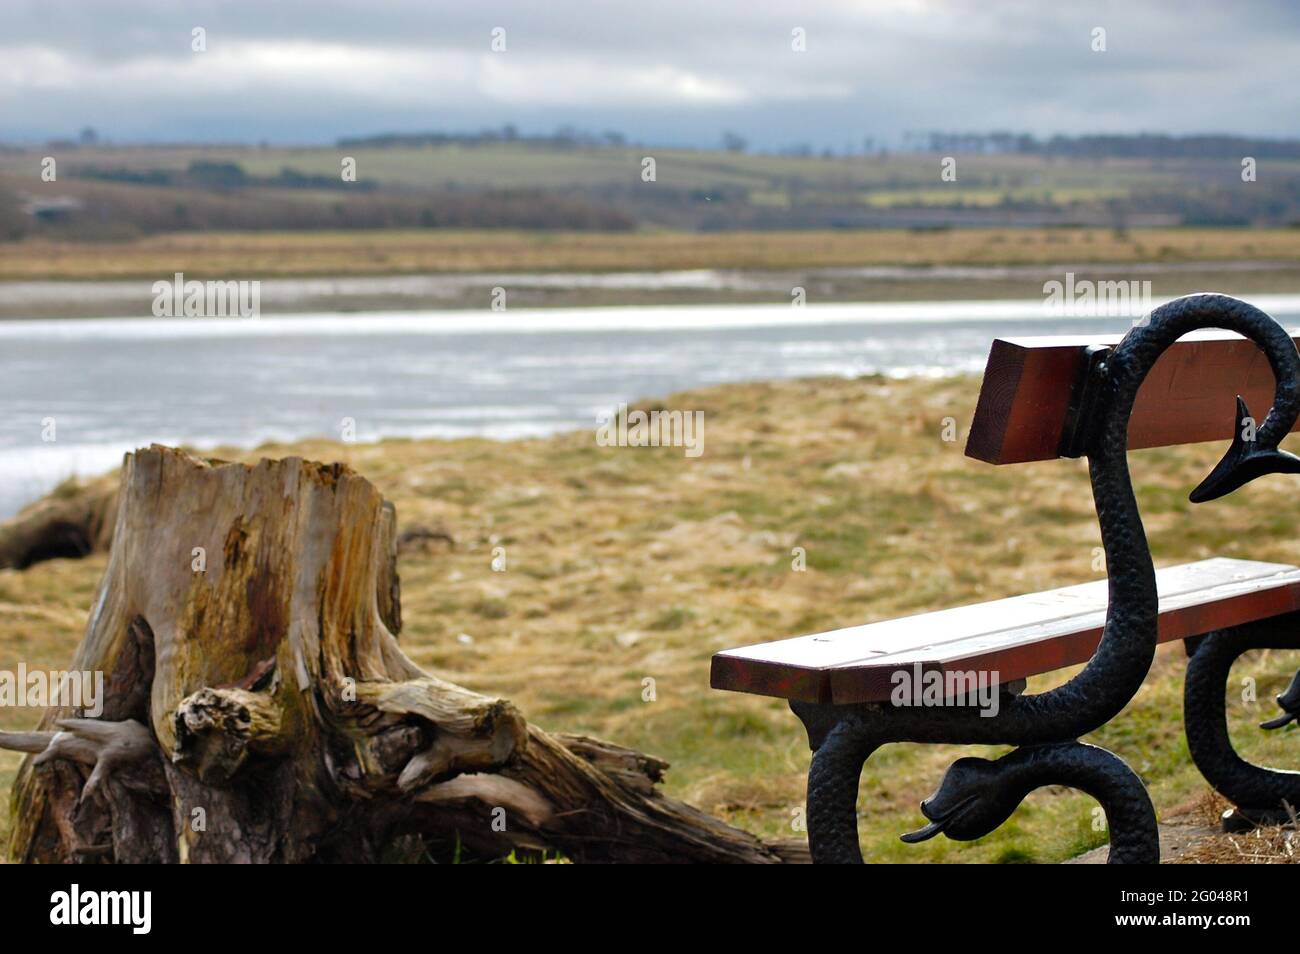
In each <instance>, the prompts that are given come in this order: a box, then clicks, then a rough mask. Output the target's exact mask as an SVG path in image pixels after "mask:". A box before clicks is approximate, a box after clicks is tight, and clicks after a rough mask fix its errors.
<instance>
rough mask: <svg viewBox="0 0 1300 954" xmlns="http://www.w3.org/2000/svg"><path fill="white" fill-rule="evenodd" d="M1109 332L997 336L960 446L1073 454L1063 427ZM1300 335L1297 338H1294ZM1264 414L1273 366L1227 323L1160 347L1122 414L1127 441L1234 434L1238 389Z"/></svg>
mask: <svg viewBox="0 0 1300 954" xmlns="http://www.w3.org/2000/svg"><path fill="white" fill-rule="evenodd" d="M1120 337H1121V336H1119V335H1114V336H1109V337H1108V336H1104V335H1097V336H1082V335H1077V336H1076V335H1069V336H1064V335H1063V336H1051V337H1026V338H997V339H995V340H994V342H993V347H992V349H991V350H990V351H989V360H988V365H987V367H986V368H985V371H984V383H983V384H982V385H981V387H980V394H979V401H978V404H977V405H976V408H975V417H974V419H973V420H972V421H971V428H970V435H969V437H968V438H967V441H966V455H967V456H968V457H974V458H975V459H976V460H982V461H987V462H988V463H990V464H1016V463H1021V462H1024V461H1031V460H1052V459H1053V458H1056V457H1071V456H1077V450H1078V448H1077V447H1071V446H1070V433H1071V429H1072V427H1073V426H1074V424H1075V423H1077V422H1076V421H1075V420H1074V418H1076V417H1077V415H1076V414H1073V413H1072V406H1074V405H1077V403H1078V401H1079V397H1080V393H1081V389H1082V388H1083V386H1084V382H1085V379H1086V378H1087V376H1088V368H1089V362H1090V357H1089V349H1090V347H1092V348H1096V347H1098V346H1101V347H1109V346H1112V345H1115V344H1117V343H1118V342H1119V340H1120ZM1297 340H1300V339H1297ZM1238 394H1240V395H1241V396H1242V397H1244V398H1245V399H1246V404H1247V405H1248V406H1249V407H1250V410H1251V412H1252V413H1253V414H1254V415H1255V416H1256V420H1258V421H1263V419H1264V415H1265V414H1266V413H1267V412H1268V409H1269V407H1270V406H1271V405H1272V403H1273V371H1272V369H1271V368H1270V367H1269V364H1268V359H1267V358H1266V357H1264V354H1263V352H1261V351H1260V350H1259V348H1258V347H1257V346H1256V345H1255V343H1254V342H1252V341H1249V340H1247V339H1246V338H1242V337H1240V336H1239V335H1235V334H1232V333H1231V332H1219V331H1208V332H1197V333H1194V334H1190V335H1187V336H1186V337H1184V338H1182V339H1181V340H1179V341H1178V342H1177V343H1176V344H1175V345H1174V346H1173V347H1171V348H1170V349H1169V350H1168V351H1166V352H1165V353H1164V354H1163V355H1161V356H1160V359H1159V360H1158V361H1157V362H1156V365H1155V367H1154V368H1152V369H1151V373H1150V374H1149V375H1148V376H1147V379H1146V380H1145V381H1144V382H1143V383H1142V389H1141V390H1140V391H1139V392H1138V396H1137V401H1136V403H1135V404H1134V407H1133V416H1132V417H1131V418H1130V421H1129V447H1130V448H1133V449H1136V448H1140V447H1165V446H1168V445H1170V444H1194V443H1197V442H1199V441H1212V440H1226V439H1228V438H1231V437H1232V431H1233V427H1234V425H1235V422H1236V400H1235V399H1236V396H1237V395H1238Z"/></svg>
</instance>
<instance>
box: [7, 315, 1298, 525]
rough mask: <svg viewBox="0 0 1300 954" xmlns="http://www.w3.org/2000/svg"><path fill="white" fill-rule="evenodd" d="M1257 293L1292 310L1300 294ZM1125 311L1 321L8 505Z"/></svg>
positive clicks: (520, 430)
mask: <svg viewBox="0 0 1300 954" xmlns="http://www.w3.org/2000/svg"><path fill="white" fill-rule="evenodd" d="M1252 301H1253V302H1254V303H1255V304H1257V305H1259V306H1260V307H1261V308H1264V309H1265V310H1266V311H1268V312H1269V313H1271V314H1272V315H1274V316H1275V317H1276V318H1278V319H1279V320H1280V321H1281V322H1282V323H1283V324H1284V325H1287V326H1288V327H1290V326H1293V325H1297V324H1300V296H1295V295H1275V296H1267V295H1262V296H1254V297H1253V298H1252ZM1131 323H1132V322H1131V319H1128V318H1056V317H1051V316H1049V315H1047V314H1045V311H1044V305H1043V302H1042V300H1041V299H1039V300H1034V301H947V302H930V303H926V302H910V303H906V304H871V303H867V304H836V305H808V306H807V307H803V308H793V307H791V306H789V305H718V306H690V307H637V308H584V309H540V310H533V311H528V310H523V309H511V310H509V311H506V312H490V311H473V312H471V311H464V310H448V311H408V312H376V313H349V314H305V315H295V316H292V317H289V316H285V317H274V318H260V319H253V320H239V319H204V318H171V319H159V318H140V319H118V318H112V319H68V320H46V321H31V320H28V321H22V320H18V321H3V322H0V355H3V364H2V365H0V366H2V367H3V369H4V373H3V374H2V375H0V407H3V408H5V410H6V413H4V414H0V516H7V515H9V514H11V513H13V512H14V511H16V510H17V509H18V508H19V507H20V506H21V505H22V504H23V503H25V502H27V501H29V500H31V499H33V498H35V497H36V496H39V495H40V494H42V493H44V492H45V491H47V490H48V489H50V488H51V487H52V486H54V485H55V484H56V483H57V482H58V481H59V480H61V479H63V478H64V477H67V476H69V475H72V474H93V473H97V472H100V471H103V470H106V469H108V468H109V467H111V466H113V465H114V464H115V463H116V462H117V461H119V460H120V458H121V455H122V453H123V452H124V451H127V450H130V449H132V448H134V447H137V446H140V445H143V444H148V443H151V442H154V441H157V442H160V443H166V444H182V443H184V444H190V445H195V446H198V447H211V446H216V445H219V444H227V445H238V446H253V445H256V444H258V443H261V442H263V441H267V440H284V441H287V440H296V439H300V438H304V437H310V436H329V437H334V438H338V437H340V436H341V427H342V422H343V421H344V419H345V418H347V419H351V420H352V421H354V422H355V435H356V439H357V440H359V441H368V440H374V439H378V438H380V437H388V436H406V437H461V436H466V435H481V436H486V437H492V438H511V437H519V436H525V435H539V434H548V433H552V432H555V431H557V430H564V429H571V428H578V427H593V428H594V426H595V424H596V422H597V417H598V416H599V415H601V414H607V413H608V412H609V411H610V410H611V409H612V408H613V407H615V406H616V405H617V404H618V403H619V402H622V401H632V400H636V399H638V398H644V397H654V396H662V395H666V394H669V393H671V392H673V391H677V390H681V389H683V388H688V387H696V386H701V385H709V384H718V383H723V382H733V381H751V380H763V379H775V378H792V377H802V376H807V375H842V376H855V375H861V374H867V373H873V372H874V373H883V374H888V375H895V376H907V375H944V374H954V373H963V372H979V371H981V370H982V369H983V366H984V361H985V358H986V357H987V355H988V349H989V342H990V341H991V340H992V338H994V337H996V336H1010V335H1037V334H1074V333H1108V332H1118V331H1123V330H1125V329H1127V328H1128V327H1129V326H1130V325H1131ZM51 424H52V425H53V426H52V428H51ZM50 437H53V438H54V439H53V440H48V439H47V438H50Z"/></svg>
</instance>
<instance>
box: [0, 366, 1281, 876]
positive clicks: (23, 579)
mask: <svg viewBox="0 0 1300 954" xmlns="http://www.w3.org/2000/svg"><path fill="white" fill-rule="evenodd" d="M976 391H977V382H976V381H974V380H973V379H948V380H940V381H890V380H885V379H880V378H864V379H858V380H852V381H848V380H838V379H835V380H831V379H817V380H804V381H791V382H783V383H774V384H751V385H738V386H728V387H720V388H712V389H707V390H699V391H694V392H689V393H686V394H680V395H675V396H673V397H672V398H669V399H665V400H664V401H663V402H662V403H663V404H664V405H665V406H668V407H672V408H681V409H689V410H703V411H705V413H706V429H705V452H704V455H703V456H702V457H700V458H698V459H694V460H692V459H687V458H685V457H684V455H683V453H682V451H681V450H680V449H673V448H643V449H642V448H625V449H619V448H602V447H598V446H596V444H595V441H594V439H593V435H592V433H591V432H590V431H580V432H574V433H570V434H562V435H559V436H556V437H553V438H548V439H538V440H525V441H515V442H509V443H498V442H492V441H487V440H460V441H423V442H407V441H387V442H384V443H380V444H376V445H341V444H335V443H326V442H309V443H304V444H301V445H295V446H294V447H292V448H290V447H281V446H268V447H264V448H260V449H258V450H257V451H256V452H247V453H245V454H244V455H243V456H246V457H256V456H259V455H261V456H283V455H286V454H288V453H290V452H295V453H301V454H305V455H307V456H310V457H314V458H318V459H322V460H339V459H341V460H345V461H347V462H348V463H349V464H351V465H352V466H353V467H355V468H356V469H357V470H358V471H360V472H361V473H363V474H365V475H366V476H368V477H369V478H370V479H372V480H373V481H374V482H375V483H376V484H377V485H378V486H379V487H380V488H381V489H382V490H383V492H384V493H385V494H386V495H387V496H388V497H389V498H390V499H392V500H393V501H395V503H396V505H397V509H398V515H399V520H400V523H401V526H402V527H403V528H411V527H417V526H424V527H441V528H445V529H446V530H448V531H449V532H450V533H451V534H452V536H453V537H454V538H455V546H454V548H449V547H447V546H446V545H445V544H443V543H439V542H437V541H434V542H432V543H430V545H428V546H427V547H424V548H417V549H416V550H414V551H412V552H409V553H407V554H406V555H405V556H404V557H403V559H402V563H401V574H402V596H403V618H404V620H405V627H406V628H405V630H404V631H403V633H402V641H403V643H404V645H405V646H406V648H407V651H408V652H409V653H411V655H412V656H413V658H414V659H416V660H417V661H418V662H419V663H420V664H421V665H423V666H425V667H426V668H428V669H429V670H431V671H434V672H436V673H437V674H438V675H440V676H443V677H446V678H449V679H453V680H455V681H458V682H461V683H464V684H466V685H468V686H471V687H473V688H475V689H478V690H481V691H484V692H492V693H500V694H502V695H505V696H508V697H510V698H512V699H513V700H514V701H516V702H517V703H518V704H519V705H520V706H521V707H522V708H523V709H524V711H525V712H526V713H527V714H528V715H529V717H530V718H531V719H533V720H534V721H536V722H538V723H539V724H542V725H544V726H547V727H551V728H554V729H559V730H565V731H573V732H585V733H589V734H594V735H598V736H604V737H607V738H611V739H614V740H617V741H618V742H621V743H623V744H627V745H632V746H636V747H639V748H642V749H645V750H647V751H650V752H653V753H654V754H656V755H659V756H662V757H664V758H666V759H668V760H669V761H670V762H671V763H672V764H673V768H672V770H671V771H670V772H669V773H668V788H669V790H670V791H672V792H673V793H675V794H677V795H679V796H682V797H684V798H687V799H688V800H690V801H692V802H693V803H695V804H697V805H699V806H700V807H702V808H704V809H706V810H708V811H711V812H716V813H718V814H720V815H723V816H725V817H727V818H729V819H730V820H731V821H733V822H734V823H737V824H740V825H743V826H746V827H748V828H751V829H753V830H756V831H760V832H763V833H767V834H785V835H789V834H790V833H791V826H792V821H793V820H794V819H795V817H796V816H797V813H798V811H799V809H800V806H801V805H802V802H803V797H804V793H803V786H804V773H805V771H806V769H807V763H808V753H807V749H806V744H805V742H804V740H803V739H802V738H801V734H800V730H799V727H798V724H797V722H796V721H795V720H794V718H793V717H792V716H791V715H790V713H789V711H788V710H787V709H786V707H785V705H784V703H782V702H781V701H779V700H775V699H765V698H760V697H755V696H745V695H737V694H732V693H723V692H714V691H711V690H710V689H709V687H708V670H709V657H710V655H711V654H712V653H713V652H715V651H717V650H719V649H722V648H726V647H731V646H737V645H743V644H746V643H751V642H758V641H762V640H767V639H773V638H777V637H781V636H786V635H794V634H798V633H806V632H813V631H818V630H823V629H829V628H833V627H837V626H843V625H848V624H854V623H862V622H867V621H870V620H875V619H883V618H889V617H892V616H897V615H900V614H906V613H915V612H921V611H924V610H928V609H935V608H940V607H943V606H948V605H955V604H958V603H962V602H969V601H976V600H987V599H994V598H997V597H1001V596H1006V595H1011V594H1015V593H1021V592H1027V591H1032V590H1037V589H1043V588H1047V587H1053V586H1060V585H1065V584H1069V583H1076V582H1082V581H1085V580H1088V579H1093V578H1095V577H1096V576H1098V574H1097V573H1096V572H1094V570H1093V568H1092V561H1093V548H1094V547H1096V546H1097V545H1098V544H1099V537H1098V532H1097V525H1096V518H1095V516H1094V514H1093V512H1092V504H1091V498H1090V494H1089V490H1088V484H1087V476H1086V470H1085V466H1084V464H1083V463H1082V462H1079V461H1053V462H1048V463H1043V464H1030V465H1019V466H1016V467H1006V468H995V467H990V466H988V465H984V464H980V463H977V462H975V461H971V460H969V459H967V458H965V457H964V456H963V455H962V453H961V445H960V443H945V442H944V441H943V440H941V438H940V435H941V432H942V430H943V427H942V423H941V422H942V420H943V418H945V417H949V416H952V417H954V418H956V419H957V420H958V421H959V422H965V421H968V420H969V418H970V413H971V411H972V409H973V406H974V397H975V394H976ZM1225 413H1231V408H1226V409H1225ZM963 437H964V434H963ZM1221 452H1222V448H1221V447H1218V446H1214V445H1203V446H1197V447H1192V448H1183V449H1173V450H1153V451H1142V452H1138V453H1135V454H1134V455H1132V462H1133V468H1134V473H1135V480H1136V483H1137V486H1138V488H1139V494H1140V496H1141V498H1142V502H1143V506H1144V513H1145V515H1146V517H1147V527H1148V531H1149V535H1150V539H1151V543H1152V546H1153V550H1154V553H1155V556H1156V561H1157V563H1158V564H1159V565H1164V564H1169V563H1176V562H1184V561H1188V560H1195V559H1200V558H1204V557H1208V556H1211V555H1225V556H1239V557H1247V556H1248V557H1250V558H1253V559H1262V560H1277V561H1280V562H1291V563H1296V562H1300V539H1297V537H1296V534H1295V532H1294V531H1295V527H1296V525H1297V518H1300V497H1297V494H1296V493H1295V491H1296V481H1295V480H1294V479H1293V478H1285V477H1271V478H1269V479H1267V480H1262V481H1260V482H1258V483H1257V484H1254V485H1252V486H1251V487H1249V488H1247V489H1246V490H1245V491H1244V492H1242V493H1239V494H1236V495H1233V496H1232V497H1229V498H1226V499H1225V500H1222V501H1217V502H1215V503H1213V504H1209V505H1206V507H1204V508H1200V509H1197V508H1193V507H1192V506H1191V505H1190V504H1188V503H1187V501H1186V494H1187V491H1188V490H1189V489H1190V488H1191V487H1192V486H1194V485H1195V483H1196V482H1197V481H1198V480H1199V479H1200V478H1201V477H1202V476H1203V475H1204V473H1205V472H1206V471H1207V470H1208V469H1209V467H1210V466H1211V465H1212V464H1213V463H1214V461H1215V460H1217V458H1218V456H1219V454H1220V453H1221ZM795 546H800V547H803V548H805V549H806V551H807V559H808V570H807V572H802V573H800V572H794V571H792V569H791V549H792V547H795ZM496 547H503V548H504V552H505V557H506V570H505V572H494V571H493V570H492V568H491V562H492V559H493V551H494V548H496ZM104 562H105V561H104V559H103V558H102V557H96V558H92V559H88V560H84V561H55V562H51V563H46V564H40V565H37V566H36V567H33V568H31V569H29V570H27V571H24V572H12V571H10V572H3V573H0V669H12V668H13V667H15V666H16V665H17V663H18V662H19V661H20V660H21V661H25V662H27V664H28V665H29V666H48V667H59V666H64V665H66V664H67V661H68V660H69V659H70V658H71V654H72V651H73V649H74V647H75V646H76V644H77V642H78V640H79V638H80V634H81V631H82V628H83V627H84V624H85V619H86V613H87V610H88V608H89V607H90V605H91V601H92V596H93V591H94V587H95V584H96V581H97V580H98V577H99V575H100V574H101V573H102V571H103V567H104ZM1182 655H1183V654H1182V650H1181V647H1178V646H1172V647H1166V648H1165V649H1164V650H1162V651H1161V652H1160V653H1159V655H1158V657H1157V660H1156V663H1155V666H1154V669H1153V672H1152V674H1151V676H1150V677H1149V679H1148V681H1147V685H1146V686H1145V687H1144V688H1143V690H1142V691H1141V692H1140V693H1139V694H1138V696H1137V698H1136V699H1135V700H1134V701H1133V702H1132V703H1131V704H1130V705H1129V706H1128V708H1127V709H1126V710H1125V712H1124V713H1123V714H1122V715H1121V716H1120V717H1119V718H1118V719H1116V720H1115V721H1114V722H1112V723H1111V724H1110V725H1108V726H1106V727H1105V728H1104V729H1102V730H1101V731H1099V732H1097V733H1094V734H1093V735H1092V736H1091V737H1090V739H1091V741H1094V742H1097V743H1099V744H1101V745H1105V746H1107V747H1108V748H1111V749H1113V750H1114V751H1116V752H1118V753H1119V754H1121V755H1122V756H1123V757H1124V758H1125V759H1126V760H1128V762H1129V763H1130V764H1131V765H1132V766H1133V767H1134V768H1135V769H1136V770H1137V771H1138V772H1139V773H1140V774H1141V775H1142V776H1143V778H1144V779H1145V780H1146V781H1147V782H1148V783H1149V785H1150V786H1151V791H1152V796H1153V798H1154V800H1155V802H1156V804H1157V807H1158V808H1159V809H1161V810H1165V809H1172V807H1173V806H1179V805H1185V804H1187V803H1188V802H1189V801H1190V800H1192V799H1194V798H1195V797H1197V796H1198V795H1199V794H1200V793H1202V792H1204V791H1205V784H1204V782H1203V781H1202V780H1201V779H1200V778H1199V776H1198V775H1197V774H1196V772H1195V770H1194V769H1193V767H1192V766H1191V764H1190V761H1189V759H1188V756H1187V751H1186V745H1185V743H1184V741H1183V737H1182V729H1181V720H1180V709H1181V687H1182V674H1183V670H1184V662H1183V659H1182ZM1290 665H1293V664H1289V663H1288V661H1287V660H1286V658H1285V657H1284V655H1283V654H1280V653H1270V652H1257V653H1253V654H1251V655H1250V656H1249V657H1247V658H1246V659H1244V660H1243V661H1242V662H1241V663H1240V664H1239V665H1238V667H1237V669H1236V670H1234V692H1232V693H1230V700H1231V701H1230V706H1229V709H1230V712H1231V713H1232V715H1233V726H1234V734H1235V736H1236V741H1237V743H1238V745H1239V746H1240V748H1241V750H1242V751H1243V753H1245V754H1246V755H1247V756H1248V757H1250V758H1252V759H1254V760H1257V761H1260V762H1263V763H1270V762H1272V763H1274V764H1276V763H1278V762H1282V763H1283V764H1285V755H1286V752H1287V750H1288V749H1289V748H1291V745H1290V744H1289V741H1290V734H1289V733H1288V732H1285V731H1284V732H1280V733H1272V734H1266V733H1261V732H1259V731H1258V730H1256V729H1254V728H1253V726H1252V724H1253V723H1257V722H1259V721H1260V720H1261V719H1262V718H1266V717H1268V716H1269V715H1271V714H1272V706H1271V702H1270V701H1269V700H1270V699H1271V696H1272V695H1273V694H1274V693H1276V692H1279V691H1281V690H1282V689H1283V688H1284V687H1285V685H1286V682H1287V680H1288V678H1289V676H1290V671H1289V666H1290ZM1066 675H1067V674H1065V673H1060V674H1056V675H1055V676H1053V677H1050V678H1044V679H1040V680H1036V681H1035V685H1033V686H1031V689H1034V690H1037V689H1042V688H1045V687H1047V686H1048V685H1050V684H1052V683H1053V682H1059V681H1060V680H1061V679H1062V678H1064V677H1065V676H1066ZM1244 676H1251V677H1253V678H1255V679H1256V680H1257V682H1258V690H1257V691H1258V699H1259V700H1260V702H1258V703H1243V702H1241V701H1240V700H1239V699H1237V698H1236V695H1237V693H1236V692H1235V686H1236V683H1235V680H1236V679H1239V678H1241V677H1244ZM647 678H649V679H653V680H654V688H655V694H656V698H655V700H654V701H652V702H645V701H643V687H644V685H645V682H644V680H646V679H647ZM36 719H37V713H35V712H32V711H30V710H24V709H8V710H0V726H3V727H5V728H19V727H28V726H30V725H32V724H34V723H35V721H36ZM969 753H970V749H962V748H959V747H955V746H892V747H889V748H887V749H885V750H883V751H882V752H880V753H878V755H877V757H876V758H875V759H874V760H873V762H872V764H871V766H870V767H869V769H868V772H867V773H866V777H865V779H864V783H863V800H862V802H861V805H862V810H863V826H862V827H863V834H864V839H865V844H866V846H867V850H868V852H869V853H870V854H871V855H872V856H874V857H877V858H883V859H889V860H898V861H944V862H957V861H1024V860H1034V861H1053V860H1059V859H1062V858H1065V857H1069V856H1071V855H1073V854H1075V853H1077V852H1079V851H1081V850H1084V849H1087V848H1090V847H1094V846H1096V845H1097V844H1100V843H1101V842H1102V841H1104V837H1105V836H1104V833H1100V832H1096V831H1093V829H1092V811H1091V809H1092V807H1093V803H1092V802H1090V801H1089V800H1088V799H1087V798H1086V797H1084V796H1082V795H1079V794H1077V793H1075V792H1072V791H1068V790H1064V789H1055V788H1054V789H1050V790H1043V791H1039V792H1037V793H1035V794H1034V795H1032V796H1031V797H1030V798H1029V799H1028V800H1027V802H1026V803H1025V805H1024V806H1022V808H1021V809H1020V810H1019V811H1018V812H1017V813H1016V815H1015V816H1014V817H1013V818H1012V820H1011V821H1010V822H1009V823H1008V824H1007V825H1005V826H1003V828H1002V829H1000V830H999V831H998V832H997V833H995V834H994V835H992V836H990V837H988V838H985V839H982V840H981V841H980V842H977V843H975V844H974V845H972V846H965V845H958V844H956V843H952V842H948V841H946V840H944V839H936V840H934V841H931V842H927V843H926V844H925V845H922V846H905V845H902V844H900V843H899V842H898V840H897V838H896V835H897V833H899V832H901V831H905V830H907V829H908V828H911V827H915V826H916V824H917V823H918V822H919V821H920V815H919V813H918V811H917V803H918V802H919V800H920V799H921V798H923V797H925V796H926V795H928V794H929V793H930V791H931V790H932V789H933V788H934V787H935V785H936V784H937V783H938V781H939V778H940V777H941V775H942V773H943V770H944V768H945V767H946V766H947V765H948V764H949V763H950V762H951V761H952V760H953V759H954V758H956V757H957V756H959V755H960V754H969ZM17 764H18V759H17V758H16V757H14V756H13V755H4V756H0V794H3V791H4V790H7V788H8V785H9V784H10V781H11V779H12V775H13V771H14V769H15V768H16V766H17ZM2 834H3V833H2V832H0V835H2Z"/></svg>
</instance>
